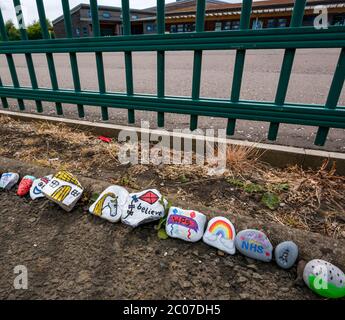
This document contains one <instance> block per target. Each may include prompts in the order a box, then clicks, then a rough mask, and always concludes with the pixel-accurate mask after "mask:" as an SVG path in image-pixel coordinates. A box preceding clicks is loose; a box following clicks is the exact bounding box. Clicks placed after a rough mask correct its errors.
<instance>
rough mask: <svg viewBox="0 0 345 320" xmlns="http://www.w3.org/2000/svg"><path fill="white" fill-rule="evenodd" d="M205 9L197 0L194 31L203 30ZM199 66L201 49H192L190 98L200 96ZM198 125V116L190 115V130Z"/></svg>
mask: <svg viewBox="0 0 345 320" xmlns="http://www.w3.org/2000/svg"><path fill="white" fill-rule="evenodd" d="M205 11H206V1H205V0H197V8H196V28H195V31H196V32H203V31H204V29H205ZM201 67H202V50H195V51H194V64H193V83H192V99H193V100H198V99H199V98H200V83H201ZM197 127H198V116H197V115H195V114H192V115H191V118H190V130H192V131H193V130H195V129H196V128H197Z"/></svg>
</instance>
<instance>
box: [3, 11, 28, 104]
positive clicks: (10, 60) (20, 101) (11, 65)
mask: <svg viewBox="0 0 345 320" xmlns="http://www.w3.org/2000/svg"><path fill="white" fill-rule="evenodd" d="M0 34H1V38H2V40H3V41H8V36H7V32H6V27H5V22H4V18H3V16H2V11H1V9H0ZM6 60H7V64H8V68H9V69H10V74H11V79H12V83H13V86H14V87H15V88H19V87H20V84H19V80H18V74H17V70H16V66H15V64H14V60H13V56H12V54H10V53H6ZM17 101H18V106H19V109H20V110H25V106H24V101H23V99H17Z"/></svg>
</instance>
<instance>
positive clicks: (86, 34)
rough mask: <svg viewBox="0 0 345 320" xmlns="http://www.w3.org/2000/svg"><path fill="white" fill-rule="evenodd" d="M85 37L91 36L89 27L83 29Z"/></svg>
mask: <svg viewBox="0 0 345 320" xmlns="http://www.w3.org/2000/svg"><path fill="white" fill-rule="evenodd" d="M83 35H84V36H88V35H89V30H88V28H87V27H83Z"/></svg>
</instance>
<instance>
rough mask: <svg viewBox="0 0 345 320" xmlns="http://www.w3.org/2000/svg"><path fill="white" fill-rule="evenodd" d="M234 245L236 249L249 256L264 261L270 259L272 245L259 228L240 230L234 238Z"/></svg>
mask: <svg viewBox="0 0 345 320" xmlns="http://www.w3.org/2000/svg"><path fill="white" fill-rule="evenodd" d="M235 245H236V249H237V250H238V251H240V252H241V253H242V254H244V255H245V256H247V257H249V258H252V259H257V260H260V261H264V262H270V261H271V260H272V252H273V246H272V244H271V242H270V241H269V240H268V238H267V236H266V235H265V234H264V233H263V232H261V231H259V230H253V229H247V230H242V231H240V232H239V233H238V234H237V236H236V238H235Z"/></svg>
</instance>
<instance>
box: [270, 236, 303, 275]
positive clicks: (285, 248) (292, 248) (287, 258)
mask: <svg viewBox="0 0 345 320" xmlns="http://www.w3.org/2000/svg"><path fill="white" fill-rule="evenodd" d="M274 256H275V260H276V263H277V265H278V266H279V267H281V268H283V269H290V268H291V267H292V266H293V265H294V264H295V262H296V261H297V258H298V247H297V245H296V244H295V243H294V242H292V241H285V242H282V243H279V244H278V246H277V247H276V249H275V251H274Z"/></svg>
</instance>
